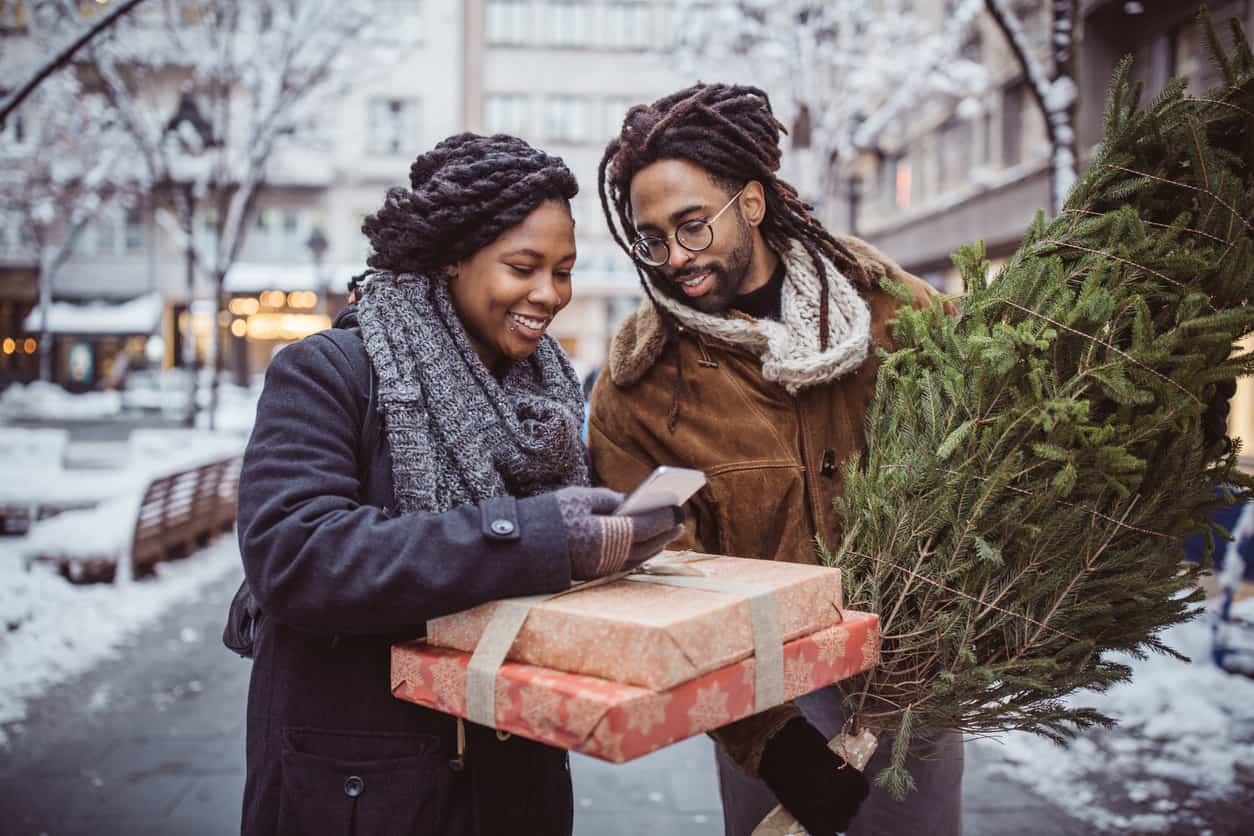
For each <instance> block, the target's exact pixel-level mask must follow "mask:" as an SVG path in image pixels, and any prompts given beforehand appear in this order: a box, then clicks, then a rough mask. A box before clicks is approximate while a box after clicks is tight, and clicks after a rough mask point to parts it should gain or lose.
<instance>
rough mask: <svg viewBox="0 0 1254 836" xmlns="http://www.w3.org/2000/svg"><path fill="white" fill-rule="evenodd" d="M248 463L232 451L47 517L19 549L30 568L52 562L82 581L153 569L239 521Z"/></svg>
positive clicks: (138, 574)
mask: <svg viewBox="0 0 1254 836" xmlns="http://www.w3.org/2000/svg"><path fill="white" fill-rule="evenodd" d="M240 461H241V459H240V457H239V456H238V455H231V456H227V457H225V458H214V459H212V460H209V461H205V462H202V463H200V464H198V465H194V466H191V467H186V468H184V469H180V470H175V471H173V472H167V473H164V474H160V475H157V476H154V477H153V478H152V479H151V481H149V482H148V483H147V485H146V487H145V488H144V489H143V491H142V492H140V491H135V490H131V491H127V492H125V493H123V494H121V495H119V496H117V497H114V498H113V499H110V500H107V501H106V502H103V503H101V504H100V505H98V506H96V507H95V508H91V509H88V510H82V511H68V512H66V513H64V514H61V515H59V516H57V517H55V518H53V519H49V520H45V521H43V522H40V523H38V524H37V525H35V526H34V527H33V528H32V529H31V532H30V535H29V536H28V537H27V538H26V540H25V541H24V542H23V543H22V544H21V545H20V546H19V551H20V552H21V554H22V557H23V559H24V560H25V562H26V564H27V565H28V566H29V565H30V564H31V563H49V564H52V565H53V566H55V567H56V568H57V570H58V571H59V572H60V573H61V574H62V575H64V576H65V577H66V578H67V579H69V580H70V581H73V582H75V583H93V582H100V581H103V582H110V581H113V580H115V579H116V578H117V576H118V574H119V572H120V573H121V574H122V576H123V577H143V576H145V575H150V574H152V573H153V572H154V571H156V564H157V563H159V562H161V561H162V560H173V559H177V558H180V557H186V556H187V555H189V554H191V553H192V552H193V551H195V550H196V549H198V548H200V547H202V546H205V545H207V544H208V543H209V542H210V541H211V540H213V539H214V538H215V537H217V536H218V535H219V534H221V533H223V532H226V531H230V530H231V529H232V528H233V527H234V525H235V503H236V496H237V494H238V486H239V468H240Z"/></svg>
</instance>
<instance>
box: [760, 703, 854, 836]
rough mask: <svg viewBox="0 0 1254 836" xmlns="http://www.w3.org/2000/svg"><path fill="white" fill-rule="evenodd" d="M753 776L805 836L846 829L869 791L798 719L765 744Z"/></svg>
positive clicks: (850, 769)
mask: <svg viewBox="0 0 1254 836" xmlns="http://www.w3.org/2000/svg"><path fill="white" fill-rule="evenodd" d="M758 775H760V776H761V778H762V780H763V781H764V782H766V785H767V786H768V787H769V788H770V790H771V792H773V793H775V797H776V798H778V799H779V803H780V804H782V805H783V806H784V809H785V810H787V811H788V812H790V813H792V814H793V816H794V817H795V818H796V819H797V821H799V822H801V824H802V826H803V827H805V829H806V831H807V832H809V833H810V834H811V836H829V834H835V833H840V832H843V831H845V830H848V829H849V823H850V822H851V821H852V820H853V817H854V816H855V815H857V813H858V807H859V806H860V805H861V804H862V801H863V800H864V799H865V798H866V797H867V793H869V792H870V791H871V787H870V784H868V783H867V780H866V776H864V775H863V774H862V773H861V772H860V771H858V770H857V769H854V768H853V767H852V766H850V765H849V764H847V763H845V759H844V758H842V757H841V756H840V755H838V754H836V753H835V752H833V751H832V750H831V749H829V748H827V740H826V739H825V738H824V737H823V735H822V734H820V733H819V730H818V729H816V728H815V727H814V726H812V725H810V723H809V722H807V721H806V719H805V718H804V717H794V718H793V719H791V720H789V721H788V723H787V724H785V726H784V727H783V728H782V729H780V730H779V731H778V732H776V733H775V735H774V736H773V737H772V738H771V739H770V740H768V741H767V742H766V749H765V750H763V752H762V762H761V765H760V766H759V767H758Z"/></svg>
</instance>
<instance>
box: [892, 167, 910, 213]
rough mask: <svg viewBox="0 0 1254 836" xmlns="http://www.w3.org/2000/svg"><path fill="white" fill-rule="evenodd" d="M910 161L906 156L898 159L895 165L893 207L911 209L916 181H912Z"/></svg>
mask: <svg viewBox="0 0 1254 836" xmlns="http://www.w3.org/2000/svg"><path fill="white" fill-rule="evenodd" d="M912 181H913V178H912V177H911V171H910V161H909V160H907V159H905V158H904V157H902V158H900V159H898V160H897V164H896V165H895V166H894V167H893V207H894V208H896V209H909V208H910V199H911V197H912V192H913V187H914V183H913V182H912Z"/></svg>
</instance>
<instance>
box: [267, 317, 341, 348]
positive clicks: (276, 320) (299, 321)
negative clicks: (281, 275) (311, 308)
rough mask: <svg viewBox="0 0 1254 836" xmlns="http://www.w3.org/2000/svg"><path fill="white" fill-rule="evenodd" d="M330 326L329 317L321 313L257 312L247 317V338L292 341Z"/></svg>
mask: <svg viewBox="0 0 1254 836" xmlns="http://www.w3.org/2000/svg"><path fill="white" fill-rule="evenodd" d="M330 327H331V317H329V316H324V315H322V314H280V313H259V314H254V315H253V316H250V317H248V338H249V339H250V340H271V341H281V342H292V341H295V340H299V339H303V338H305V337H308V336H309V335H310V334H313V333H316V332H318V331H325V330H326V329H327V328H330Z"/></svg>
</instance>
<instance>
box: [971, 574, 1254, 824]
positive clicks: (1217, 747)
mask: <svg viewBox="0 0 1254 836" xmlns="http://www.w3.org/2000/svg"><path fill="white" fill-rule="evenodd" d="M1233 611H1234V616H1236V617H1238V618H1243V619H1245V620H1247V621H1249V620H1254V599H1247V600H1245V601H1242V602H1239V603H1238V604H1235V605H1234V606H1233ZM1208 631H1209V625H1208V622H1207V618H1206V617H1200V618H1198V619H1195V620H1194V621H1191V622H1189V623H1187V624H1181V625H1178V626H1176V627H1173V628H1171V629H1170V630H1168V631H1166V632H1165V633H1164V634H1163V637H1164V641H1165V642H1166V644H1167V645H1168V646H1170V647H1172V648H1174V649H1175V650H1177V651H1179V652H1181V653H1183V654H1184V655H1186V656H1188V657H1189V658H1191V659H1192V660H1193V661H1192V662H1191V663H1186V662H1181V661H1179V660H1177V659H1172V658H1170V657H1168V656H1158V655H1155V656H1151V657H1149V658H1147V659H1141V660H1137V659H1131V658H1122V659H1120V661H1123V662H1126V663H1127V664H1128V665H1130V666H1131V667H1132V669H1133V673H1132V681H1131V682H1127V683H1123V684H1120V685H1117V686H1115V687H1113V688H1111V689H1110V690H1109V691H1107V692H1105V693H1093V692H1083V693H1080V694H1077V695H1074V696H1073V697H1071V698H1070V699H1069V700H1068V701H1069V702H1070V703H1072V704H1075V705H1085V706H1092V707H1094V708H1097V709H1099V710H1100V711H1102V712H1103V713H1104V714H1106V715H1108V716H1110V717H1113V718H1115V719H1116V720H1117V721H1118V723H1119V725H1118V726H1117V727H1116V728H1115V729H1113V730H1110V731H1105V730H1098V731H1092V732H1087V733H1085V734H1084V735H1083V736H1082V737H1081V738H1080V739H1078V740H1076V741H1074V742H1073V743H1072V744H1070V746H1068V747H1066V748H1064V747H1060V746H1057V745H1055V744H1053V743H1051V742H1050V741H1048V740H1046V739H1045V738H1042V737H1037V736H1035V735H1030V734H1026V733H1021V732H1015V733H1010V734H1006V735H1003V736H1000V737H996V738H990V739H989V742H980V743H977V744H976V745H979V746H983V747H985V751H988V752H989V753H990V754H991V755H992V756H994V757H998V756H999V757H1000V758H1001V759H1002V760H1003V763H1002V764H1001V765H1000V766H999V767H998V771H1000V772H1002V773H1004V774H1006V775H1007V776H1008V777H1010V778H1012V779H1014V780H1017V781H1020V782H1022V783H1024V784H1026V785H1027V786H1029V787H1032V788H1033V789H1034V790H1036V791H1037V792H1039V793H1040V794H1041V795H1043V796H1045V797H1047V798H1049V799H1051V800H1052V801H1054V802H1055V803H1057V804H1058V805H1059V806H1061V807H1062V808H1063V809H1065V810H1066V811H1067V812H1068V813H1070V814H1072V815H1074V816H1076V817H1078V818H1080V819H1082V820H1084V821H1087V822H1089V823H1091V824H1092V825H1093V826H1094V827H1095V828H1096V829H1098V830H1099V831H1104V832H1120V833H1155V832H1161V831H1165V830H1168V829H1171V828H1178V827H1180V826H1181V825H1184V826H1186V827H1187V826H1190V825H1194V824H1197V825H1200V824H1201V821H1202V820H1201V819H1199V818H1198V817H1197V813H1196V812H1195V811H1198V810H1201V809H1202V808H1203V807H1204V806H1205V805H1206V804H1207V802H1208V801H1214V800H1216V799H1219V798H1230V797H1232V796H1234V794H1237V793H1241V792H1246V791H1248V786H1249V784H1250V783H1251V781H1254V775H1252V774H1251V765H1254V679H1251V678H1248V677H1245V676H1241V675H1239V674H1232V673H1227V672H1225V671H1223V670H1221V669H1219V668H1217V667H1215V666H1214V665H1213V664H1211V662H1210V655H1209V654H1210V635H1209V632H1208ZM999 743H1000V744H1001V745H1000V746H999V745H997V744H999ZM1243 783H1244V784H1245V786H1244V787H1242V784H1243Z"/></svg>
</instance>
